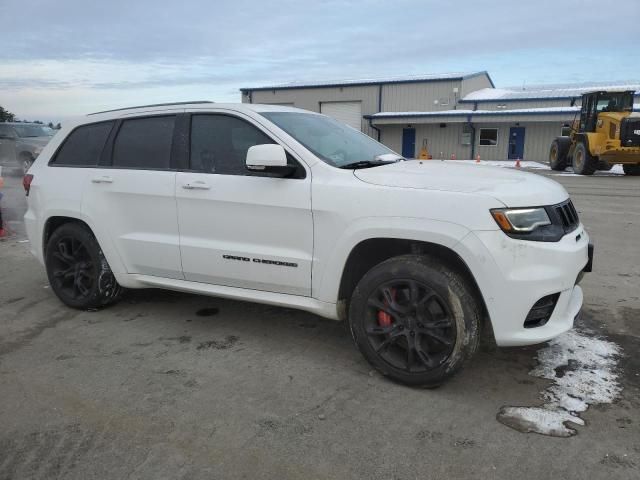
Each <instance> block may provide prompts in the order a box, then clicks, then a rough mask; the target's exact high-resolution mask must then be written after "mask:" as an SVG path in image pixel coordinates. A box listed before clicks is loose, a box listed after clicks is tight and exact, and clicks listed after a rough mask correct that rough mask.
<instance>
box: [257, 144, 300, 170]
mask: <svg viewBox="0 0 640 480" xmlns="http://www.w3.org/2000/svg"><path fill="white" fill-rule="evenodd" d="M246 165H247V169H248V170H251V171H252V172H265V173H272V174H274V175H276V176H279V177H286V176H288V175H291V174H292V173H293V172H295V170H296V167H295V166H293V165H289V164H287V153H286V152H285V151H284V148H283V147H282V146H281V145H276V144H264V145H254V146H253V147H250V148H249V150H247V160H246Z"/></svg>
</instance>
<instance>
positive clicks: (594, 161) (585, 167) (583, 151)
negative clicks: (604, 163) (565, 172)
mask: <svg viewBox="0 0 640 480" xmlns="http://www.w3.org/2000/svg"><path fill="white" fill-rule="evenodd" d="M597 168H598V158H597V157H593V156H591V153H589V149H588V148H587V146H586V145H585V144H584V142H578V143H577V144H576V148H575V150H574V151H573V171H574V172H575V173H577V174H579V175H593V173H594V172H595V171H596V169H597Z"/></svg>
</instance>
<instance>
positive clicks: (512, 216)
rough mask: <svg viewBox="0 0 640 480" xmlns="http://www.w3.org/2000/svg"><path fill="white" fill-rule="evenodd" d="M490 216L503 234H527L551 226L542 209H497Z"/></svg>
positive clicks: (545, 212)
mask: <svg viewBox="0 0 640 480" xmlns="http://www.w3.org/2000/svg"><path fill="white" fill-rule="evenodd" d="M491 215H493V218H494V220H495V221H496V223H497V224H498V225H499V226H500V228H501V229H502V230H503V231H504V232H505V233H529V232H533V231H534V230H535V229H536V228H538V227H544V226H545V225H551V220H550V219H549V215H547V211H546V210H545V209H544V208H498V209H494V210H491Z"/></svg>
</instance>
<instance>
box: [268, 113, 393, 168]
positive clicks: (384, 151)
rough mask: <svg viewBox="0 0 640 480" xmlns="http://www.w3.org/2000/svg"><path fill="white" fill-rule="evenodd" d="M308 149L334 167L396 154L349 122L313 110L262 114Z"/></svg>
mask: <svg viewBox="0 0 640 480" xmlns="http://www.w3.org/2000/svg"><path fill="white" fill-rule="evenodd" d="M262 116H263V117H266V118H267V119H269V120H270V121H272V122H273V123H275V124H276V125H277V126H278V127H280V128H281V129H282V130H284V131H285V132H287V133H288V134H289V135H291V136H292V137H293V138H295V139H296V140H297V141H298V142H300V143H301V144H302V145H303V146H304V147H305V148H306V149H307V150H309V151H311V152H312V153H313V154H314V155H316V156H317V157H318V158H320V159H321V160H323V161H324V162H325V163H328V164H329V165H333V166H334V167H341V166H344V165H349V164H352V163H356V162H366V161H375V160H377V159H378V157H380V156H381V155H389V154H391V155H394V156H396V154H395V153H394V152H393V151H392V150H389V149H388V148H387V147H385V146H384V145H382V144H381V143H378V142H376V141H375V140H374V139H372V138H371V137H369V136H368V135H365V134H364V133H362V132H359V131H357V130H355V129H353V128H351V127H348V126H347V125H344V124H342V123H340V122H337V121H335V120H333V119H332V118H329V117H325V116H324V115H315V114H312V113H298V112H265V113H262Z"/></svg>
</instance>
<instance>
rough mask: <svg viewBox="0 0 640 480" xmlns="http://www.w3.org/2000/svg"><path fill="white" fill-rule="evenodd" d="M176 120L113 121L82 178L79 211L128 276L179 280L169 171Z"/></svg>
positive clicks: (163, 117)
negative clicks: (98, 157) (95, 162)
mask: <svg viewBox="0 0 640 480" xmlns="http://www.w3.org/2000/svg"><path fill="white" fill-rule="evenodd" d="M177 119H178V116H177V115H175V114H173V113H171V114H168V113H159V114H156V115H153V116H147V117H135V118H125V119H123V120H120V121H118V122H117V124H116V125H115V127H114V129H113V131H112V133H111V136H110V140H109V142H108V144H107V147H106V148H105V150H104V151H103V154H102V157H101V160H100V165H99V166H98V167H97V168H92V169H90V171H89V173H88V177H87V185H86V188H85V190H84V195H83V199H82V211H83V213H84V214H85V215H86V216H87V217H88V218H89V219H91V221H92V222H93V223H94V228H96V229H97V230H98V231H99V234H100V235H99V236H100V237H102V238H107V237H108V238H109V239H110V240H111V241H112V243H113V244H114V245H115V247H116V249H117V251H118V253H119V254H120V257H121V259H122V261H123V263H124V265H125V267H126V269H127V272H128V273H137V274H144V275H153V276H159V277H165V278H177V279H182V278H183V276H182V265H181V263H180V246H179V235H178V219H177V211H176V201H175V181H176V171H175V168H173V166H172V149H173V145H174V130H175V125H176V123H177Z"/></svg>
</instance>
